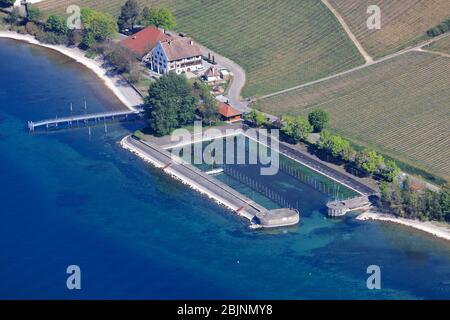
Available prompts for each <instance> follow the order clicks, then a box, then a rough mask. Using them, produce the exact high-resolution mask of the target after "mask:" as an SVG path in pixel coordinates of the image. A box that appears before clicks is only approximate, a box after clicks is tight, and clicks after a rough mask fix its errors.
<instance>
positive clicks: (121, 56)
mask: <svg viewBox="0 0 450 320" xmlns="http://www.w3.org/2000/svg"><path fill="white" fill-rule="evenodd" d="M102 48H103V55H104V57H105V59H106V60H107V61H108V62H110V63H111V64H112V65H113V66H114V67H115V69H116V70H117V71H118V72H120V73H124V72H131V71H132V70H133V69H134V68H137V64H138V62H137V60H136V56H135V54H134V53H133V52H132V51H131V50H130V49H128V48H126V47H124V46H121V45H120V44H117V43H114V42H112V41H108V42H107V43H106V44H105V45H104V46H103V47H102Z"/></svg>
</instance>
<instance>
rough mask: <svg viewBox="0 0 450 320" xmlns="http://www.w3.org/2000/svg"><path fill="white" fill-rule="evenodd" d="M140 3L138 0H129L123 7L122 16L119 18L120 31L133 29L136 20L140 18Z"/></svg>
mask: <svg viewBox="0 0 450 320" xmlns="http://www.w3.org/2000/svg"><path fill="white" fill-rule="evenodd" d="M139 14H140V11H139V4H138V2H137V1H136V0H128V1H127V2H126V3H125V4H124V5H123V6H122V8H121V13H120V16H119V18H118V20H117V24H118V26H119V30H120V31H122V32H123V31H125V30H127V29H128V30H133V29H134V25H135V24H136V20H137V19H138V18H139Z"/></svg>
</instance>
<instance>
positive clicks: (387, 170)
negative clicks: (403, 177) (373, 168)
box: [378, 160, 400, 182]
mask: <svg viewBox="0 0 450 320" xmlns="http://www.w3.org/2000/svg"><path fill="white" fill-rule="evenodd" d="M378 171H379V172H378V174H379V176H380V178H381V179H383V180H384V181H387V182H392V181H394V179H395V178H396V177H397V176H398V175H399V174H400V168H399V167H398V166H397V164H396V163H395V162H394V161H392V160H389V161H387V162H386V164H385V165H382V166H381V167H380V168H379V170H378Z"/></svg>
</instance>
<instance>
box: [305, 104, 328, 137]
mask: <svg viewBox="0 0 450 320" xmlns="http://www.w3.org/2000/svg"><path fill="white" fill-rule="evenodd" d="M308 121H309V123H310V124H311V125H312V126H313V128H314V132H321V131H322V130H323V129H325V128H327V127H328V123H329V122H330V115H329V114H328V113H327V112H326V111H325V110H322V109H317V110H314V111H312V112H311V113H310V114H309V115H308Z"/></svg>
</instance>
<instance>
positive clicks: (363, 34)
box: [330, 0, 450, 57]
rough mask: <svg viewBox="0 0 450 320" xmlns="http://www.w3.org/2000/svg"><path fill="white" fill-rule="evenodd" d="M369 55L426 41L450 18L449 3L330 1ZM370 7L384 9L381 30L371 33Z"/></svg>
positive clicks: (435, 0)
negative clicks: (429, 35) (368, 12)
mask: <svg viewBox="0 0 450 320" xmlns="http://www.w3.org/2000/svg"><path fill="white" fill-rule="evenodd" d="M330 2H331V4H332V5H333V6H334V7H335V8H336V9H337V10H338V11H339V12H340V13H341V15H342V16H343V17H344V19H345V20H346V21H347V23H348V24H349V26H350V28H351V29H352V31H353V32H354V34H355V36H356V37H357V38H358V40H359V41H360V42H361V44H362V45H363V47H364V48H365V49H366V50H367V51H368V52H369V54H371V55H373V56H375V57H380V56H383V55H386V54H389V53H392V52H394V51H397V50H399V49H401V48H403V47H405V46H407V45H411V44H413V43H416V42H418V41H420V40H423V39H424V38H425V32H426V31H427V30H428V29H430V28H431V27H434V26H436V25H437V24H439V23H440V22H441V21H442V20H444V19H445V18H447V17H449V16H450V1H448V0H330ZM369 5H378V6H379V7H380V9H381V21H382V25H381V29H380V30H368V28H367V26H366V21H367V18H368V17H369V15H368V14H367V13H366V11H367V8H368V6H369Z"/></svg>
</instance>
